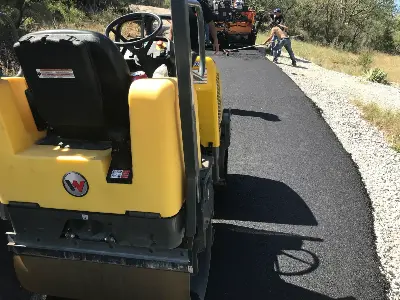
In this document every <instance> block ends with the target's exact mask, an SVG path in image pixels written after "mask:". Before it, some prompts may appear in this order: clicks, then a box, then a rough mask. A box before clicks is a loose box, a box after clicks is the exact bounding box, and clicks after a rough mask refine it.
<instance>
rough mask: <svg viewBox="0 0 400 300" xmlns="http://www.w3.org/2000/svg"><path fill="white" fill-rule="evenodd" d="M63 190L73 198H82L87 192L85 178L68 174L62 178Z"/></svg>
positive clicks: (87, 185)
mask: <svg viewBox="0 0 400 300" xmlns="http://www.w3.org/2000/svg"><path fill="white" fill-rule="evenodd" d="M63 185H64V188H65V190H66V191H67V192H68V193H69V194H71V195H72V196H75V197H83V196H85V195H86V194H87V193H88V191H89V184H88V182H87V180H86V178H85V177H83V176H82V175H81V174H79V173H77V172H68V173H67V174H65V175H64V177H63Z"/></svg>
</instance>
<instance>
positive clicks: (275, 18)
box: [269, 8, 288, 56]
mask: <svg viewBox="0 0 400 300" xmlns="http://www.w3.org/2000/svg"><path fill="white" fill-rule="evenodd" d="M269 16H270V17H271V24H273V25H279V27H280V28H281V29H282V30H284V31H287V29H288V28H287V27H286V26H285V25H284V23H285V18H284V17H283V15H282V11H281V9H280V8H275V9H274V12H273V13H271V14H270V15H269ZM277 40H278V37H277V36H274V37H273V38H272V42H271V45H272V46H274V45H275V43H276V41H277ZM272 48H273V47H271V55H273V53H272ZM280 55H281V51H280V50H279V51H278V56H280Z"/></svg>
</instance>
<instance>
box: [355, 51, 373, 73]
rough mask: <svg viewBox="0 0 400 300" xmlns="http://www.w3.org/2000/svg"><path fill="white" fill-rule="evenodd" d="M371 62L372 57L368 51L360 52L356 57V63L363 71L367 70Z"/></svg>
mask: <svg viewBox="0 0 400 300" xmlns="http://www.w3.org/2000/svg"><path fill="white" fill-rule="evenodd" d="M373 62H374V59H373V56H372V53H371V52H370V51H365V52H361V53H360V56H359V57H358V59H357V63H358V64H359V65H360V66H361V68H362V70H363V72H366V71H367V70H369V69H370V68H371V65H372V63H373Z"/></svg>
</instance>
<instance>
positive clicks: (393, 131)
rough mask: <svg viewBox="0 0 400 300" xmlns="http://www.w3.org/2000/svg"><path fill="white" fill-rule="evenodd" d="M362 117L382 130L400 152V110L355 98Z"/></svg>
mask: <svg viewBox="0 0 400 300" xmlns="http://www.w3.org/2000/svg"><path fill="white" fill-rule="evenodd" d="M353 103H354V104H355V105H356V106H357V107H359V108H360V110H361V114H362V117H363V118H364V119H365V120H367V121H369V122H370V123H372V124H373V125H375V126H376V127H377V128H378V129H380V130H382V131H383V132H384V134H385V137H386V139H387V141H388V142H389V143H390V144H391V146H392V147H393V149H394V150H396V151H397V152H400V111H396V110H390V109H383V108H381V107H379V105H377V104H376V103H365V102H363V101H360V100H354V101H353Z"/></svg>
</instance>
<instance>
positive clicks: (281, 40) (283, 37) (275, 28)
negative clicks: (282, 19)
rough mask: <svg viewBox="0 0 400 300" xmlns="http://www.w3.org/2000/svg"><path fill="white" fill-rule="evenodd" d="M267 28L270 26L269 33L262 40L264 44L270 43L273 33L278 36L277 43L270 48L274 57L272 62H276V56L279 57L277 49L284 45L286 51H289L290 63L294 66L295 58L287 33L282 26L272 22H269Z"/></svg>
mask: <svg viewBox="0 0 400 300" xmlns="http://www.w3.org/2000/svg"><path fill="white" fill-rule="evenodd" d="M269 28H272V29H271V34H270V35H269V37H268V38H267V40H266V41H265V42H264V45H266V44H267V43H270V42H271V41H272V39H273V37H274V36H275V35H276V36H277V37H278V43H277V44H276V45H275V46H273V48H272V51H273V54H272V55H273V57H274V59H273V62H274V63H277V62H278V57H279V54H278V51H279V50H281V49H282V47H285V49H286V51H287V52H288V53H289V56H290V59H291V60H292V65H293V66H296V58H295V57H294V53H293V50H292V42H291V41H290V37H289V35H288V34H287V33H286V32H285V31H284V30H283V29H282V28H280V25H275V24H274V23H271V24H270V25H269Z"/></svg>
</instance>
